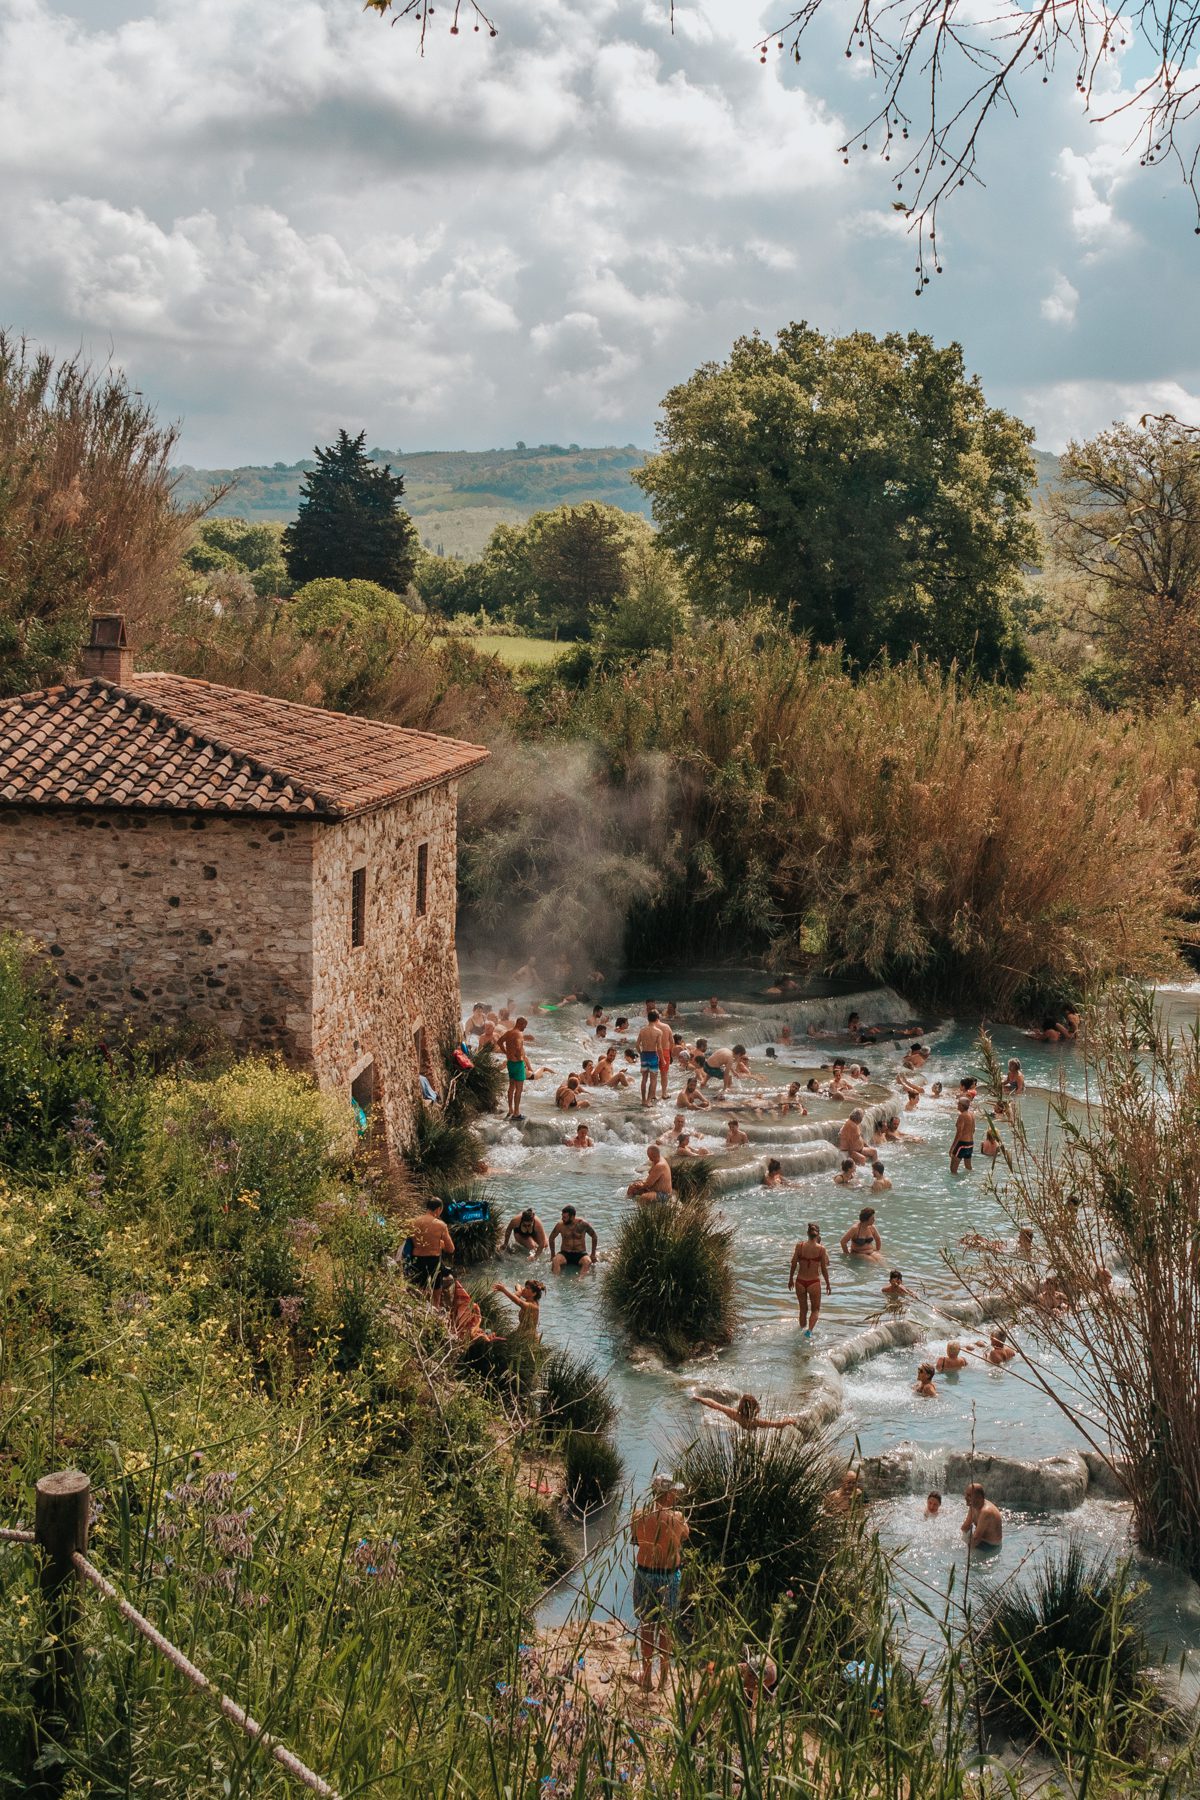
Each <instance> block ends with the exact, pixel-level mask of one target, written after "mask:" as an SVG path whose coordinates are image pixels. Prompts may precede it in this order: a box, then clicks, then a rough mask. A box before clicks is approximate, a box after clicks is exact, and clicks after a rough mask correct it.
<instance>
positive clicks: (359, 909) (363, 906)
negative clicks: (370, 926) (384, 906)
mask: <svg viewBox="0 0 1200 1800" xmlns="http://www.w3.org/2000/svg"><path fill="white" fill-rule="evenodd" d="M366 941H367V871H366V870H365V869H355V871H354V873H353V874H352V875H351V877H350V946H351V948H352V949H354V950H361V948H362V946H363V945H364V944H365V943H366Z"/></svg>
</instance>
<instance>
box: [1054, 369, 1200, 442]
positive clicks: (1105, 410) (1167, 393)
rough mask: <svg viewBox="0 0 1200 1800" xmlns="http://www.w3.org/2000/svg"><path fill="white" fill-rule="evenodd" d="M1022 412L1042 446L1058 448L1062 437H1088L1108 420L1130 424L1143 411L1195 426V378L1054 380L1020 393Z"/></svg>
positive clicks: (1198, 418)
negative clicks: (1185, 381)
mask: <svg viewBox="0 0 1200 1800" xmlns="http://www.w3.org/2000/svg"><path fill="white" fill-rule="evenodd" d="M1023 410H1024V413H1025V417H1026V418H1027V419H1028V420H1029V422H1030V424H1031V425H1033V426H1034V428H1035V429H1036V431H1037V434H1038V442H1039V443H1040V444H1041V445H1042V447H1043V448H1044V449H1046V450H1062V449H1063V448H1064V446H1065V445H1066V442H1067V440H1068V438H1073V437H1074V438H1085V437H1090V436H1091V434H1092V433H1093V432H1096V431H1102V430H1103V429H1104V427H1105V426H1106V425H1109V424H1111V423H1112V422H1113V421H1114V420H1124V421H1125V422H1127V423H1128V424H1131V425H1136V424H1137V422H1138V420H1139V419H1140V418H1141V417H1142V415H1143V413H1174V415H1175V417H1176V418H1177V419H1181V420H1183V422H1184V423H1185V424H1188V425H1200V383H1198V384H1197V386H1196V387H1194V388H1192V389H1188V388H1185V387H1183V386H1181V385H1180V383H1179V382H1177V381H1146V382H1142V381H1137V382H1134V381H1125V382H1122V381H1059V382H1054V383H1052V384H1051V385H1050V386H1048V387H1044V388H1041V389H1038V390H1037V391H1035V392H1031V393H1028V394H1026V395H1025V397H1024V407H1023Z"/></svg>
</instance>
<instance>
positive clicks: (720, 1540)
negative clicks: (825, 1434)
mask: <svg viewBox="0 0 1200 1800" xmlns="http://www.w3.org/2000/svg"><path fill="white" fill-rule="evenodd" d="M842 1466H843V1467H844V1462H843V1465H842ZM839 1473H840V1470H839V1469H838V1468H837V1467H836V1466H835V1463H834V1460H833V1457H832V1455H831V1452H830V1450H829V1447H828V1445H827V1444H826V1443H825V1442H824V1440H821V1439H815V1440H814V1439H812V1438H804V1437H801V1436H800V1434H799V1433H798V1432H796V1431H791V1430H788V1431H769V1432H748V1431H741V1430H734V1431H706V1432H704V1433H702V1435H701V1436H700V1437H699V1438H697V1440H696V1441H695V1443H694V1444H692V1445H691V1446H690V1448H689V1449H688V1450H687V1451H686V1452H685V1453H684V1455H683V1456H682V1458H681V1459H680V1461H679V1463H678V1474H679V1479H680V1482H681V1484H682V1486H683V1488H684V1490H685V1492H686V1494H687V1502H688V1504H687V1514H688V1522H689V1524H690V1526H691V1538H690V1540H689V1545H690V1548H691V1550H692V1552H693V1553H694V1554H695V1555H696V1557H697V1558H698V1559H699V1560H700V1561H701V1562H703V1563H705V1564H707V1565H708V1567H709V1569H710V1570H711V1571H712V1572H713V1574H714V1576H715V1579H716V1582H717V1585H718V1588H719V1590H720V1591H721V1592H722V1593H724V1594H725V1595H726V1596H727V1597H728V1598H730V1599H736V1601H737V1604H738V1605H739V1606H740V1607H741V1608H742V1609H743V1611H744V1612H745V1614H746V1617H747V1618H748V1619H749V1620H750V1622H751V1623H752V1624H754V1626H755V1627H756V1629H759V1630H765V1629H766V1628H767V1627H768V1626H769V1623H770V1620H771V1618H772V1615H773V1613H774V1612H775V1611H776V1609H777V1608H778V1607H779V1605H780V1603H781V1602H782V1601H783V1600H785V1599H786V1597H787V1595H788V1591H789V1590H791V1593H792V1594H793V1595H797V1594H803V1595H804V1597H805V1598H806V1600H811V1598H812V1597H813V1595H814V1594H815V1593H816V1591H817V1589H818V1588H820V1587H821V1586H822V1584H823V1583H826V1582H827V1581H828V1582H829V1583H832V1582H833V1580H834V1577H833V1575H832V1565H833V1564H834V1563H835V1561H836V1559H837V1556H838V1552H839V1550H840V1549H841V1547H842V1546H843V1545H844V1543H845V1542H846V1539H847V1537H848V1535H849V1531H850V1526H849V1525H848V1522H847V1520H846V1518H845V1517H844V1515H839V1514H835V1513H831V1512H830V1511H829V1509H828V1507H827V1505H826V1500H827V1498H828V1495H829V1492H830V1489H831V1488H833V1487H834V1486H835V1485H836V1482H837V1479H838V1475H839Z"/></svg>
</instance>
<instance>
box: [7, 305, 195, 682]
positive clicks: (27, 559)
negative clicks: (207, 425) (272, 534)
mask: <svg viewBox="0 0 1200 1800" xmlns="http://www.w3.org/2000/svg"><path fill="white" fill-rule="evenodd" d="M175 442H176V432H175V429H174V428H173V427H170V426H166V427H164V426H160V425H158V423H157V422H156V420H155V417H154V413H153V411H152V409H151V408H150V407H148V406H146V405H144V404H143V402H142V401H141V400H140V399H139V397H138V396H137V395H135V394H134V393H132V392H131V391H130V388H129V385H128V383H127V382H126V380H125V377H124V376H123V375H122V374H121V373H120V372H119V371H114V370H107V369H106V370H101V371H100V372H99V373H97V372H96V371H94V370H93V369H91V368H90V367H89V365H88V364H87V363H86V362H84V361H83V360H82V358H80V357H79V356H73V357H71V358H70V359H69V360H67V361H65V362H62V363H59V364H57V365H56V364H55V361H54V358H53V357H52V356H51V355H50V354H49V352H47V351H40V352H33V351H31V350H30V348H29V346H28V345H27V344H26V343H25V341H24V340H23V339H17V338H13V337H10V336H9V335H8V334H7V333H5V332H2V331H0V693H20V692H21V691H22V690H23V689H28V688H34V687H37V686H40V685H41V684H43V683H44V682H48V681H53V680H57V679H59V678H60V677H61V676H63V675H64V674H66V673H67V672H68V671H69V670H70V669H71V667H72V665H73V664H74V663H75V661H76V659H77V657H78V654H79V651H80V649H81V648H82V646H83V643H84V642H85V640H86V638H87V631H88V614H89V612H90V611H92V610H94V609H97V608H99V609H103V608H110V609H111V608H117V607H119V609H120V610H121V611H122V612H125V613H126V614H128V615H129V617H130V618H131V620H132V621H133V623H134V624H135V626H136V625H137V623H138V621H139V620H140V619H142V618H144V617H145V616H146V614H147V613H148V612H150V611H152V610H154V609H155V608H157V606H158V605H159V603H160V597H161V595H162V594H163V593H164V592H165V591H166V590H167V588H168V586H169V583H170V578H171V574H172V572H173V570H174V569H175V567H176V566H177V564H178V562H179V558H180V555H181V553H182V551H183V549H184V546H185V544H186V543H187V540H188V538H189V537H190V535H191V532H192V528H193V526H194V524H195V521H196V519H197V518H198V517H199V516H200V514H202V513H203V512H204V511H206V510H207V507H208V505H209V504H211V500H208V501H205V502H203V503H202V504H200V505H199V506H197V507H193V508H189V509H179V508H176V507H175V506H174V504H173V502H172V488H173V482H172V478H171V474H170V459H171V452H172V450H173V449H174V447H175Z"/></svg>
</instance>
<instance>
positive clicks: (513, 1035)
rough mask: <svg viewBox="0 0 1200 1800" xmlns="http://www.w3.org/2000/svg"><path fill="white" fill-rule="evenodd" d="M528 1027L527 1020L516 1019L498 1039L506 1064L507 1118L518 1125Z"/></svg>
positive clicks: (521, 1115)
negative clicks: (513, 1120)
mask: <svg viewBox="0 0 1200 1800" xmlns="http://www.w3.org/2000/svg"><path fill="white" fill-rule="evenodd" d="M528 1026H529V1020H528V1019H518V1020H517V1022H516V1024H515V1025H510V1026H509V1028H508V1030H507V1031H506V1032H505V1033H504V1035H503V1037H502V1038H501V1039H500V1048H501V1050H503V1052H504V1057H505V1061H506V1062H507V1063H508V1116H509V1118H510V1119H515V1120H516V1121H517V1123H518V1124H519V1123H520V1122H521V1119H522V1117H523V1114H522V1112H521V1095H522V1093H523V1092H524V1088H525V1043H526V1038H525V1033H526V1030H527V1029H528ZM529 1041H530V1042H532V1039H531V1040H529Z"/></svg>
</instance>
